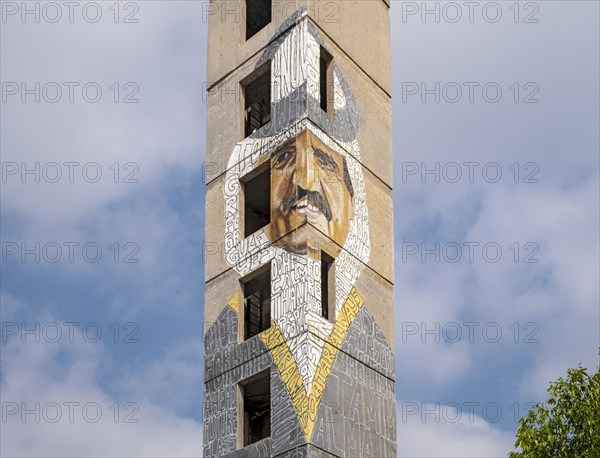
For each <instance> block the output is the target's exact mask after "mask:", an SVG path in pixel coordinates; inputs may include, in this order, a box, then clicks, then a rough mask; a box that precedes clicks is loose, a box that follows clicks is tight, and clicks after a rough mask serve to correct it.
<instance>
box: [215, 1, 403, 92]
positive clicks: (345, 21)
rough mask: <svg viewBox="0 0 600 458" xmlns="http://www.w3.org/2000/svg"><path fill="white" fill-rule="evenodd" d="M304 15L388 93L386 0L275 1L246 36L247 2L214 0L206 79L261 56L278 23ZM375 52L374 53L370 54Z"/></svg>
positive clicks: (225, 72)
mask: <svg viewBox="0 0 600 458" xmlns="http://www.w3.org/2000/svg"><path fill="white" fill-rule="evenodd" d="M302 7H305V8H306V11H307V13H306V14H307V16H308V17H310V19H311V21H313V22H314V23H315V24H317V25H318V27H319V28H320V29H321V30H322V32H321V34H322V35H327V36H329V37H330V38H331V39H332V40H333V41H335V42H336V43H337V46H338V47H340V48H341V49H343V50H344V51H345V53H346V54H347V55H348V56H350V58H351V59H352V60H354V61H355V62H356V63H357V64H358V65H359V66H360V67H361V68H362V69H363V71H364V72H365V73H367V74H368V75H370V77H371V78H372V79H373V80H374V81H375V82H376V83H377V84H378V85H379V86H381V87H382V88H383V89H384V90H385V91H386V92H387V93H388V94H391V88H392V84H391V74H390V68H391V50H390V49H391V48H390V38H389V37H390V24H389V17H388V9H389V4H386V1H385V0H340V1H335V0H334V1H331V0H273V12H272V21H271V23H270V24H269V25H267V26H266V27H265V28H264V29H262V30H260V31H259V32H258V33H257V34H256V35H254V36H253V37H251V38H250V39H249V40H246V39H245V35H244V31H245V20H246V15H245V14H246V11H245V1H244V0H212V1H211V2H210V5H207V6H206V8H205V12H206V16H205V19H206V20H208V27H209V30H210V34H209V35H208V65H207V73H206V77H207V81H208V82H211V83H216V82H219V81H220V80H221V79H222V78H223V77H224V76H226V75H228V74H230V73H232V72H234V71H235V72H237V71H239V66H240V65H241V64H243V63H245V62H246V61H247V60H248V59H250V58H252V57H253V56H255V55H256V54H259V53H260V52H261V51H262V50H263V49H264V48H265V46H266V45H267V43H268V42H269V40H270V39H271V38H272V37H273V35H275V33H276V32H277V30H278V29H279V27H280V26H281V24H282V23H284V22H285V21H286V20H287V19H288V18H289V17H290V15H292V14H293V13H294V12H295V11H297V10H299V9H301V8H302ZM373 50H377V52H373Z"/></svg>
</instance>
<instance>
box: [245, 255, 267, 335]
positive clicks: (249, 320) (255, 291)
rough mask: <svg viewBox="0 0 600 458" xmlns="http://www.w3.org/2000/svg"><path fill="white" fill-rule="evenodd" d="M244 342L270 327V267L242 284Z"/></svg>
mask: <svg viewBox="0 0 600 458" xmlns="http://www.w3.org/2000/svg"><path fill="white" fill-rule="evenodd" d="M243 292H244V340H247V339H250V338H251V337H254V336H255V335H257V334H260V333H261V332H263V331H266V330H267V329H269V328H270V327H271V265H270V264H269V265H268V267H267V268H266V269H263V270H262V271H261V272H260V273H259V274H257V275H254V276H253V277H252V278H251V279H249V280H247V281H245V282H243Z"/></svg>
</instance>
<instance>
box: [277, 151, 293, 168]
mask: <svg viewBox="0 0 600 458" xmlns="http://www.w3.org/2000/svg"><path fill="white" fill-rule="evenodd" d="M290 154H291V153H290V151H284V152H282V153H281V154H279V155H278V156H277V157H276V158H275V165H280V164H283V163H284V162H285V160H286V159H287V158H288V157H290Z"/></svg>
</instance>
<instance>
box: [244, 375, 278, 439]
mask: <svg viewBox="0 0 600 458" xmlns="http://www.w3.org/2000/svg"><path fill="white" fill-rule="evenodd" d="M239 387H240V391H241V395H242V402H243V405H244V407H243V409H244V414H243V418H242V422H243V424H242V425H241V426H242V428H241V431H243V446H244V447H246V446H247V445H250V444H253V443H255V442H258V441H259V440H262V439H265V438H267V437H269V436H270V435H271V371H270V370H269V369H267V370H265V371H263V372H261V373H260V374H258V375H256V376H254V377H252V378H250V379H248V380H244V381H243V382H241V383H240V384H239Z"/></svg>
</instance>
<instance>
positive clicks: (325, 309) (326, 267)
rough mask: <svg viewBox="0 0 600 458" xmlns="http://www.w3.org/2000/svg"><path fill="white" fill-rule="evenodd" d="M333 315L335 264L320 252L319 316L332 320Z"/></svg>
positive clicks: (330, 258)
mask: <svg viewBox="0 0 600 458" xmlns="http://www.w3.org/2000/svg"><path fill="white" fill-rule="evenodd" d="M334 314H335V264H334V259H333V258H332V257H331V256H329V255H328V254H327V253H325V252H324V251H321V316H322V317H323V318H325V319H326V320H331V319H333V317H334Z"/></svg>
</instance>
